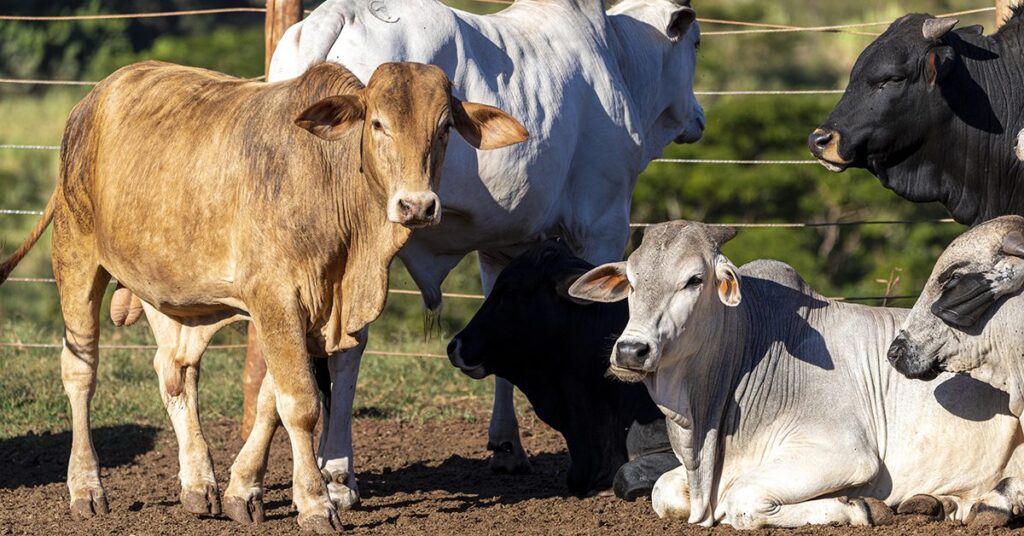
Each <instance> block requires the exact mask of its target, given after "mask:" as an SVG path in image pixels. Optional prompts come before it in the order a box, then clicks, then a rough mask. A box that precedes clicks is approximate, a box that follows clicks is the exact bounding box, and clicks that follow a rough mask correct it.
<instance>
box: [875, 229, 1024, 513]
mask: <svg viewBox="0 0 1024 536" xmlns="http://www.w3.org/2000/svg"><path fill="white" fill-rule="evenodd" d="M1022 287H1024V218H1022V217H1020V216H1002V217H999V218H995V219H992V220H989V221H988V222H986V223H983V224H981V225H979V226H977V227H975V228H973V229H970V230H969V231H967V232H965V233H964V234H963V235H961V236H960V237H958V238H957V239H956V240H954V241H953V243H952V244H950V245H949V247H947V248H946V250H945V251H944V252H943V253H942V255H941V256H940V257H939V260H938V261H937V262H936V263H935V268H934V269H933V270H932V275H931V277H929V278H928V282H927V283H926V284H925V287H924V290H923V291H922V292H921V296H920V297H919V298H918V300H917V303H916V304H915V305H914V308H913V309H911V311H910V315H909V316H907V318H906V319H905V320H904V322H903V325H902V327H901V329H900V332H899V336H898V337H897V338H896V340H895V341H893V343H892V346H891V347H890V348H889V360H890V361H891V362H892V364H893V366H894V367H896V369H897V370H899V371H900V372H902V373H903V374H905V375H907V376H908V377H911V378H921V379H926V380H931V379H932V378H934V377H935V376H936V375H939V377H942V376H944V375H945V373H947V372H958V373H963V374H965V375H968V376H970V377H971V378H974V379H976V380H979V381H982V382H985V383H987V384H989V385H992V386H994V387H996V388H998V389H1000V390H1002V391H1005V392H1006V393H1008V394H1009V400H1010V404H1009V405H1010V412H1011V413H1013V414H1014V415H1016V416H1017V417H1018V418H1020V417H1022V416H1024V297H1022V296H1021V288H1022ZM933 383H935V381H934V380H932V381H931V382H930V383H928V384H926V385H931V384H933ZM969 439H970V438H960V439H959V440H958V441H964V440H969ZM1000 491H1001V492H1002V493H1001V499H1002V502H1000V503H998V504H993V505H992V506H994V508H991V509H988V512H987V513H986V515H988V516H990V517H992V518H994V519H998V518H1000V517H1001V518H1004V519H1008V518H1009V517H1011V516H1012V514H1013V513H1014V512H1021V511H1024V485H1022V482H1021V481H1020V480H1017V479H1014V480H1011V481H1007V482H1005V483H1003V484H1002V485H1001V486H1000Z"/></svg>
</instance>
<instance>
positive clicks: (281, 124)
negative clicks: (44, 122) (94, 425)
mask: <svg viewBox="0 0 1024 536" xmlns="http://www.w3.org/2000/svg"><path fill="white" fill-rule="evenodd" d="M451 126H454V127H455V128H456V129H457V130H458V131H459V133H460V134H462V136H463V137H464V138H465V139H466V140H467V141H469V142H470V143H471V144H473V145H474V146H477V147H479V148H496V147H502V146H505V145H508V144H512V143H517V142H519V141H522V140H524V139H525V138H526V136H527V134H526V131H525V130H524V129H523V127H522V126H521V125H520V124H519V123H518V122H517V121H516V120H515V119H512V118H511V117H509V116H508V115H507V114H505V113H504V112H502V111H500V110H497V109H495V108H493V107H490V106H485V105H480V104H472V103H462V102H460V101H459V100H458V99H456V98H455V97H453V96H452V94H451V84H450V82H449V81H448V79H447V78H446V76H445V74H444V73H443V72H442V71H441V70H440V69H438V68H437V67H433V66H427V65H420V64H413V63H395V64H385V65H382V66H381V67H380V68H378V69H377V71H376V72H375V73H374V74H373V76H372V77H371V79H370V81H369V83H368V84H367V85H366V86H365V87H364V86H363V85H362V84H361V83H360V82H359V80H357V79H356V78H355V76H353V75H352V74H351V73H349V71H348V70H347V69H345V68H344V67H341V66H339V65H336V64H331V63H324V64H321V65H318V66H315V67H313V68H311V69H310V70H309V71H308V72H307V73H306V74H305V75H303V76H302V77H300V78H298V79H295V80H291V81H288V82H283V83H276V84H263V83H256V82H248V81H243V80H238V79H234V78H230V77H228V76H225V75H222V74H218V73H213V72H210V71H205V70H200V69H193V68H187V67H180V66H175V65H169V64H163V63H158V62H145V63H140V64H136V65H131V66H128V67H125V68H123V69H121V70H119V71H117V72H116V73H114V74H113V75H111V76H110V77H108V78H107V79H106V80H104V81H103V82H101V83H100V84H99V85H98V86H97V87H96V88H95V89H94V90H93V91H92V92H91V93H90V94H89V95H88V96H87V97H86V98H85V99H84V100H83V101H82V102H81V103H79V104H78V106H76V107H75V109H74V110H73V111H72V113H71V116H70V118H69V120H68V124H67V128H66V130H65V133H64V140H63V144H62V148H61V168H60V178H59V182H58V185H57V188H56V191H55V192H54V194H53V196H52V197H51V198H50V201H49V203H48V204H47V207H46V212H45V215H44V216H43V218H42V219H41V220H40V222H39V223H38V224H37V225H36V228H35V229H34V230H33V232H32V234H31V235H30V236H29V238H28V239H27V240H26V241H25V243H24V244H22V246H21V247H20V248H19V249H18V251H17V252H15V253H14V255H12V256H11V258H9V259H8V260H7V261H6V262H4V263H3V264H0V283H2V282H3V281H4V280H5V279H6V278H7V276H8V275H9V274H10V272H11V270H13V268H14V267H15V266H16V265H17V263H18V262H19V261H20V260H21V258H22V257H23V256H24V255H25V253H26V252H27V251H28V249H29V248H31V247H32V245H33V244H34V242H35V241H36V240H37V239H38V238H39V235H40V234H41V233H42V232H43V230H45V228H46V226H47V225H48V224H49V222H50V221H51V220H52V222H53V227H54V229H53V271H54V274H55V277H56V278H57V286H58V289H59V291H60V298H61V309H62V312H63V316H64V322H65V335H64V350H63V352H62V354H61V375H62V379H63V381H64V388H65V390H66V392H67V394H68V398H69V399H70V402H71V411H72V423H73V434H72V438H73V439H72V448H71V459H70V462H69V465H68V488H69V489H70V492H71V511H72V513H73V514H74V515H75V516H77V517H90V516H92V515H95V514H100V513H105V512H106V511H107V501H106V496H105V493H104V491H103V487H102V485H101V484H100V477H99V464H98V462H97V459H96V453H95V451H94V449H93V445H92V439H91V437H90V430H89V402H90V399H91V398H92V394H93V391H94V389H95V383H96V366H97V363H98V351H97V343H98V338H99V307H100V302H101V301H102V298H103V294H104V291H105V290H106V288H107V284H108V282H109V281H110V280H111V277H114V278H116V279H117V281H118V283H119V285H120V286H123V287H124V288H125V289H126V291H119V300H120V304H119V307H122V308H123V307H126V306H127V305H126V304H125V303H124V299H125V297H126V296H128V294H127V291H130V292H131V293H133V294H134V295H136V296H138V297H139V298H141V299H142V301H143V302H144V307H145V309H146V313H147V316H148V317H149V320H150V324H151V326H152V328H153V330H154V333H155V334H156V338H157V343H158V346H159V348H160V349H159V350H158V352H157V355H156V357H155V358H154V366H155V367H156V369H157V373H158V375H159V377H160V380H161V384H162V386H163V388H162V389H161V394H162V396H163V398H164V403H165V405H166V406H167V409H168V413H169V415H170V417H171V421H172V424H173V426H174V429H175V433H176V435H177V437H178V440H179V461H180V463H181V472H180V477H181V483H182V493H181V497H182V501H183V504H184V505H185V506H186V508H188V509H189V510H191V511H195V512H199V513H219V511H220V503H219V497H218V491H217V484H216V480H215V477H214V474H213V467H212V464H211V463H210V455H209V449H208V447H207V445H206V442H205V440H204V439H203V437H202V433H201V430H200V429H199V415H198V407H197V399H196V390H197V381H198V373H199V360H200V357H201V356H202V353H203V351H204V350H205V348H206V346H207V344H208V343H209V341H210V338H211V337H212V336H213V334H214V333H215V332H216V331H217V329H219V328H220V327H222V326H223V325H225V324H227V323H230V322H233V321H235V320H239V319H244V318H250V319H251V320H252V322H253V324H254V325H255V328H256V330H257V332H258V334H259V339H260V341H261V343H262V345H263V351H264V353H265V354H266V359H267V366H268V369H269V375H268V376H267V381H266V382H265V383H264V387H263V389H262V391H261V402H262V403H261V404H260V414H259V416H258V420H259V422H258V423H257V428H260V430H259V432H260V433H254V434H253V436H252V437H251V438H250V440H249V441H248V442H247V443H246V445H245V446H244V447H243V449H242V451H241V452H240V453H239V455H238V457H237V458H236V461H235V463H234V465H233V466H232V470H231V473H232V475H231V483H230V485H229V487H228V488H227V490H226V493H225V497H224V501H225V510H226V511H227V513H228V514H229V515H231V517H233V518H235V519H239V520H259V519H260V518H261V517H262V505H261V504H260V500H261V497H262V476H263V473H264V471H265V466H266V448H267V443H268V441H269V436H270V434H271V433H272V428H270V431H269V432H268V430H267V428H268V427H269V426H270V423H276V419H277V410H279V411H280V417H281V420H282V421H283V424H284V426H285V429H286V430H287V431H288V434H289V436H290V439H291V443H292V451H293V457H294V479H293V501H294V503H295V505H296V506H297V507H298V510H299V524H300V525H302V526H304V527H306V528H311V529H313V530H317V531H335V532H336V531H337V530H339V528H340V526H341V525H340V524H339V522H338V518H337V513H336V510H335V507H334V505H333V504H332V503H331V500H330V498H329V497H328V494H327V490H326V488H325V485H324V482H323V481H322V477H321V474H320V471H319V470H318V469H317V466H316V461H315V459H314V453H313V448H312V445H313V443H312V432H313V426H314V424H315V423H316V421H317V416H318V412H319V402H318V400H317V396H316V390H315V387H314V382H313V377H312V374H311V372H310V357H309V351H308V350H307V340H308V341H310V344H311V346H312V347H313V348H315V349H316V350H317V352H318V353H319V352H334V351H339V350H344V349H347V348H351V347H353V346H355V345H357V344H358V341H357V340H356V339H355V334H357V333H358V332H359V331H360V329H361V328H363V327H364V326H365V325H366V324H368V323H369V322H371V321H373V320H374V319H375V318H376V317H377V316H378V315H379V314H380V311H381V309H382V307H383V304H384V298H385V295H386V291H387V275H388V265H389V263H390V262H391V259H392V257H393V256H394V255H395V253H396V252H397V251H398V249H399V248H400V247H401V246H402V245H403V244H404V242H405V240H406V238H407V237H408V236H409V233H410V232H411V231H410V229H411V228H414V227H418V226H423V225H430V224H433V223H436V222H437V221H438V220H439V219H440V217H441V207H440V201H439V199H438V198H437V195H436V194H435V193H434V192H435V191H436V189H437V187H438V182H439V180H440V177H439V176H438V173H439V170H440V169H441V163H442V160H443V159H444V154H445V148H446V146H447V141H448V130H449V127H451ZM129 299H130V296H129ZM114 313H115V314H114V317H115V318H118V317H120V319H121V320H122V321H124V320H125V318H124V314H123V313H124V311H123V310H119V311H114ZM275 389H276V391H275Z"/></svg>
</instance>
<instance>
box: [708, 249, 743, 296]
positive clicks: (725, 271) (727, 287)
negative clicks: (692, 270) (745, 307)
mask: <svg viewBox="0 0 1024 536" xmlns="http://www.w3.org/2000/svg"><path fill="white" fill-rule="evenodd" d="M715 278H716V279H717V280H718V299H720V300H722V303H724V304H725V305H727V306H729V307H736V306H737V305H739V304H740V301H742V300H743V294H742V293H741V292H740V274H739V270H737V269H736V265H734V264H733V263H732V261H730V260H729V259H727V258H726V257H725V255H721V254H719V255H718V262H716V263H715Z"/></svg>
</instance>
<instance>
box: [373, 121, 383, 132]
mask: <svg viewBox="0 0 1024 536" xmlns="http://www.w3.org/2000/svg"><path fill="white" fill-rule="evenodd" d="M370 126H371V127H373V130H376V131H382V130H384V125H382V124H381V122H380V121H378V120H377V119H374V120H373V121H370Z"/></svg>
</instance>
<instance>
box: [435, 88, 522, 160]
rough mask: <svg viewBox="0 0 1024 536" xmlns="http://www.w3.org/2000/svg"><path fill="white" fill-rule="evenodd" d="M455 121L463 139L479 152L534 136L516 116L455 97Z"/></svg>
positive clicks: (453, 113)
mask: <svg viewBox="0 0 1024 536" xmlns="http://www.w3.org/2000/svg"><path fill="white" fill-rule="evenodd" d="M452 119H454V120H455V129H456V130H458V131H459V134H460V135H461V136H462V139H464V140H466V142H467V143H469V144H470V145H472V146H473V147H476V148H477V149H498V148H500V147H506V146H508V145H514V144H516V143H520V142H524V141H526V140H527V139H528V138H529V137H530V133H529V132H527V131H526V128H525V127H523V125H522V124H521V123H520V122H519V121H517V120H516V119H515V118H514V117H512V116H511V115H508V114H507V113H505V112H503V111H501V110H499V109H498V108H495V107H494V106H488V105H486V104H478V103H475V102H462V101H460V100H459V99H457V98H455V97H452Z"/></svg>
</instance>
